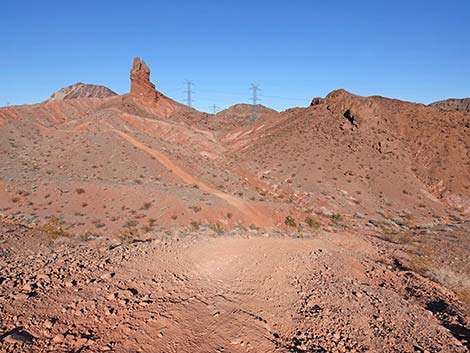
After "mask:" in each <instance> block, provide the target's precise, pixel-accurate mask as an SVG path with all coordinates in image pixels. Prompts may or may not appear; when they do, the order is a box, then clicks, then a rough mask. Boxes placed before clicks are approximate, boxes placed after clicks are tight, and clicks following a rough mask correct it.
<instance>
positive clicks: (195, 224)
mask: <svg viewBox="0 0 470 353" xmlns="http://www.w3.org/2000/svg"><path fill="white" fill-rule="evenodd" d="M200 226H201V223H199V222H198V221H191V227H192V228H193V229H194V230H198V229H199V227H200Z"/></svg>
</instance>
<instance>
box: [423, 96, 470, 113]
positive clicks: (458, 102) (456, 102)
mask: <svg viewBox="0 0 470 353" xmlns="http://www.w3.org/2000/svg"><path fill="white" fill-rule="evenodd" d="M430 106H431V107H435V108H439V109H442V110H448V111H458V112H464V113H470V98H462V99H456V98H450V99H446V100H442V101H438V102H434V103H431V104H430Z"/></svg>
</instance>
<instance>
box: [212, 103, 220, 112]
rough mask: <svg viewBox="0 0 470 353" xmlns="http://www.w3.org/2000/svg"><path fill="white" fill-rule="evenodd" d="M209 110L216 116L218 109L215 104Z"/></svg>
mask: <svg viewBox="0 0 470 353" xmlns="http://www.w3.org/2000/svg"><path fill="white" fill-rule="evenodd" d="M211 108H212V112H213V114H216V113H217V110H218V109H219V107H218V106H216V105H215V104H214V105H213V106H212V107H211Z"/></svg>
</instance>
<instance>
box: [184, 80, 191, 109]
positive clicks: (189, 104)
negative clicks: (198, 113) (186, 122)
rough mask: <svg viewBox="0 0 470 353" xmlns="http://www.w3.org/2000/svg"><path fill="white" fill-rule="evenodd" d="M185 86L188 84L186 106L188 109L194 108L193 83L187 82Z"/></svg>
mask: <svg viewBox="0 0 470 353" xmlns="http://www.w3.org/2000/svg"><path fill="white" fill-rule="evenodd" d="M185 84H186V91H184V93H186V104H187V105H188V107H192V106H193V90H192V85H193V81H190V80H186V81H185Z"/></svg>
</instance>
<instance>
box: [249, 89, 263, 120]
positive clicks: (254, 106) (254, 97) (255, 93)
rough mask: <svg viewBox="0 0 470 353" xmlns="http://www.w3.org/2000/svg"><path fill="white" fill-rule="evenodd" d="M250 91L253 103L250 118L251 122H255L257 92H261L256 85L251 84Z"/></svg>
mask: <svg viewBox="0 0 470 353" xmlns="http://www.w3.org/2000/svg"><path fill="white" fill-rule="evenodd" d="M251 90H252V98H251V101H252V102H253V111H252V117H253V120H256V105H257V104H258V101H259V98H258V91H261V90H260V88H259V87H258V85H255V84H253V83H252V84H251Z"/></svg>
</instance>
